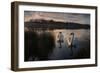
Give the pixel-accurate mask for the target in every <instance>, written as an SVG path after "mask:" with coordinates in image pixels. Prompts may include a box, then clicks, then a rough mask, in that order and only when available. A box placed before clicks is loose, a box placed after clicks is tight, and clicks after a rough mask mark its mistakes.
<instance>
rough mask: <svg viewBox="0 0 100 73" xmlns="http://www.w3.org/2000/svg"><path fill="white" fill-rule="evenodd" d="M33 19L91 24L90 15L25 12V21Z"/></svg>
mask: <svg viewBox="0 0 100 73" xmlns="http://www.w3.org/2000/svg"><path fill="white" fill-rule="evenodd" d="M31 19H33V20H35V19H45V20H55V21H61V22H75V23H81V24H90V14H79V13H59V12H39V11H24V21H30V20H31Z"/></svg>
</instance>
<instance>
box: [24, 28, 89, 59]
mask: <svg viewBox="0 0 100 73" xmlns="http://www.w3.org/2000/svg"><path fill="white" fill-rule="evenodd" d="M34 32H35V33H36V34H37V35H38V36H37V37H41V34H42V35H44V33H46V35H44V36H45V38H46V39H45V38H42V39H41V38H39V39H38V38H37V37H36V36H35V38H36V39H35V38H33V43H34V44H33V43H31V42H27V41H29V39H30V38H28V39H27V38H26V39H25V40H27V41H25V42H26V46H25V50H26V51H25V52H26V54H25V55H26V56H25V58H26V57H27V60H26V61H40V60H64V59H66V60H67V59H86V58H90V30H89V29H53V30H47V29H46V30H43V29H34ZM59 32H62V35H63V42H61V43H59V42H58V40H59V38H58V35H59ZM71 33H73V35H71ZM50 35H53V38H54V44H55V46H54V47H53V48H52V46H50V45H53V44H51V42H52V41H51V40H52V39H50V37H48V36H50ZM72 36H74V37H72ZM33 37H34V35H33ZM70 38H73V43H72V45H71V46H70V47H69V40H70ZM30 40H31V41H32V39H30ZM37 41H38V42H37ZM35 42H36V43H35ZM46 42H47V43H46ZM29 43H31V45H30V44H29ZM28 44H29V45H28ZM49 44H50V45H49ZM47 45H48V46H47ZM60 46H61V47H60ZM50 47H51V48H50ZM30 48H31V50H30V51H29V49H30ZM27 51H29V52H27ZM32 51H33V52H32ZM49 51H50V52H49ZM27 55H29V57H28V56H27ZM33 57H34V58H33Z"/></svg>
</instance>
